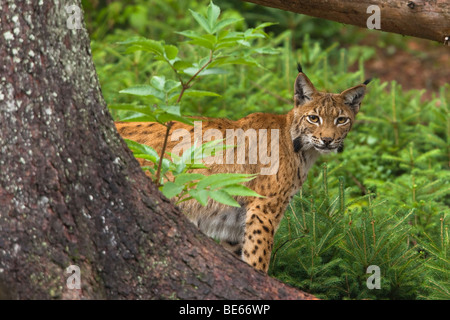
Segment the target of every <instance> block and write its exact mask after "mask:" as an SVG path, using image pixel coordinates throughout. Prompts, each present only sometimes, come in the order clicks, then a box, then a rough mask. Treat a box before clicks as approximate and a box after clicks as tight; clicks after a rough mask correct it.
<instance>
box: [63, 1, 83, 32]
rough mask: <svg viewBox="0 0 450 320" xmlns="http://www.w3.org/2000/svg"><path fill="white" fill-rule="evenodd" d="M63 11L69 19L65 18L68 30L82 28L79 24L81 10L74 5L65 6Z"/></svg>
mask: <svg viewBox="0 0 450 320" xmlns="http://www.w3.org/2000/svg"><path fill="white" fill-rule="evenodd" d="M64 9H65V11H66V13H67V14H69V15H70V16H69V18H67V28H69V29H70V30H74V29H81V28H82V27H83V25H82V23H81V18H82V12H81V8H80V7H79V6H76V5H71V6H66V7H65V8H64Z"/></svg>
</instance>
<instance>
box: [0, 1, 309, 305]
mask: <svg viewBox="0 0 450 320" xmlns="http://www.w3.org/2000/svg"><path fill="white" fill-rule="evenodd" d="M62 3H63V1H42V2H40V1H19V0H15V1H12V0H11V1H3V2H2V4H1V7H0V83H1V85H0V298H12V299H49V298H56V299H79V298H86V299H187V298H189V299H258V298H262V299H272V298H278V299H306V298H313V297H312V296H310V295H308V294H305V293H303V292H301V291H298V290H296V289H294V288H291V287H289V286H287V285H284V284H282V283H280V282H279V281H277V280H275V279H271V278H269V277H267V276H266V275H264V274H261V273H259V272H256V271H255V270H254V269H253V268H251V267H250V266H248V265H246V264H245V263H244V262H241V261H240V260H238V259H236V258H235V257H234V256H232V255H231V254H230V253H228V252H226V251H225V250H223V249H222V248H221V247H220V246H219V245H217V244H216V243H215V242H214V241H212V240H211V239H209V238H207V237H206V236H204V235H203V234H201V233H200V232H199V231H198V230H197V228H195V227H194V225H192V224H191V223H190V222H188V220H187V219H186V218H185V217H184V216H183V215H182V214H181V213H180V212H179V211H178V210H177V208H175V207H174V206H173V205H172V204H171V203H170V202H169V201H168V200H167V199H165V198H164V197H162V195H161V194H160V193H159V191H158V190H157V188H156V187H155V185H154V184H152V183H151V181H150V180H149V179H148V178H147V177H146V176H145V174H143V172H142V170H141V169H140V167H139V165H138V163H137V161H136V160H135V159H134V158H133V156H132V154H131V152H130V151H129V150H128V148H127V147H126V145H125V144H124V142H123V140H122V139H121V138H120V137H119V135H118V133H117V131H116V129H115V127H114V123H113V120H112V118H111V116H110V114H109V112H108V110H107V108H106V105H105V102H104V100H103V97H102V95H101V91H100V87H99V82H98V79H97V75H96V73H95V68H94V66H93V63H92V58H91V52H90V45H89V37H88V34H87V32H86V30H85V29H84V28H82V29H73V30H72V29H69V28H68V25H67V21H68V19H71V17H73V14H74V13H73V12H71V13H67V12H66V10H65V8H64V7H63V5H62ZM72 3H75V4H76V5H78V7H81V4H80V1H79V0H78V1H72ZM71 21H72V20H71ZM73 22H74V21H72V24H73ZM71 265H76V266H78V267H79V268H80V273H79V275H80V276H81V278H80V280H81V288H80V289H77V288H76V287H75V288H74V289H72V288H73V286H72V285H73V284H76V283H77V282H76V281H75V282H72V280H74V279H76V277H75V276H76V275H77V273H76V272H75V274H74V275H73V276H74V277H75V278H73V276H72V275H71V273H67V272H66V269H67V268H68V267H69V266H71ZM69 277H70V278H69ZM68 279H69V280H70V282H68V281H67V280H68Z"/></svg>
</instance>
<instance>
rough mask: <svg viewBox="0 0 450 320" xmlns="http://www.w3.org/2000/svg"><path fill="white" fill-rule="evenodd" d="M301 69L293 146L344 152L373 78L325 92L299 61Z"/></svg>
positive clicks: (295, 95) (321, 150)
mask: <svg viewBox="0 0 450 320" xmlns="http://www.w3.org/2000/svg"><path fill="white" fill-rule="evenodd" d="M298 71H299V74H298V76H297V79H296V80H295V84H294V109H293V113H294V117H293V122H292V126H291V137H292V140H293V142H294V150H295V151H296V152H298V151H300V150H305V151H306V150H309V149H312V148H314V149H315V150H317V151H318V152H319V153H329V152H333V151H334V152H341V151H342V150H343V146H344V145H343V141H344V138H345V137H346V136H347V133H348V132H349V131H350V129H351V127H352V125H353V122H354V121H355V116H356V114H357V113H358V111H359V108H360V107H361V101H362V99H363V97H364V94H365V92H366V85H367V84H368V83H369V82H370V80H366V81H364V83H363V84H360V85H357V86H356V87H353V88H350V89H347V90H345V91H343V92H341V93H326V92H319V91H317V90H316V89H315V88H314V86H313V84H312V83H311V81H310V80H309V79H308V77H307V76H306V75H305V74H304V73H303V72H302V69H301V66H300V65H299V67H298Z"/></svg>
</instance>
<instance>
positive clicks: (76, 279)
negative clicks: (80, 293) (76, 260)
mask: <svg viewBox="0 0 450 320" xmlns="http://www.w3.org/2000/svg"><path fill="white" fill-rule="evenodd" d="M66 273H68V274H70V276H69V277H68V278H67V280H66V287H67V289H70V290H73V289H81V271H80V267H79V266H76V265H70V266H69V267H67V269H66Z"/></svg>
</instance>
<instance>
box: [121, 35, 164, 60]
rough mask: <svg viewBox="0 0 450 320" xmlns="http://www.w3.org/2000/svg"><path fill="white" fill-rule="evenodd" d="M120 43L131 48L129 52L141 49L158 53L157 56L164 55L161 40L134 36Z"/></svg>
mask: <svg viewBox="0 0 450 320" xmlns="http://www.w3.org/2000/svg"><path fill="white" fill-rule="evenodd" d="M119 44H121V45H126V46H128V49H129V50H127V52H135V51H138V50H141V51H146V52H150V53H153V54H156V55H157V56H163V55H164V47H163V45H162V43H161V42H159V41H155V40H151V39H147V38H143V37H136V38H132V39H129V40H127V41H123V42H119Z"/></svg>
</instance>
